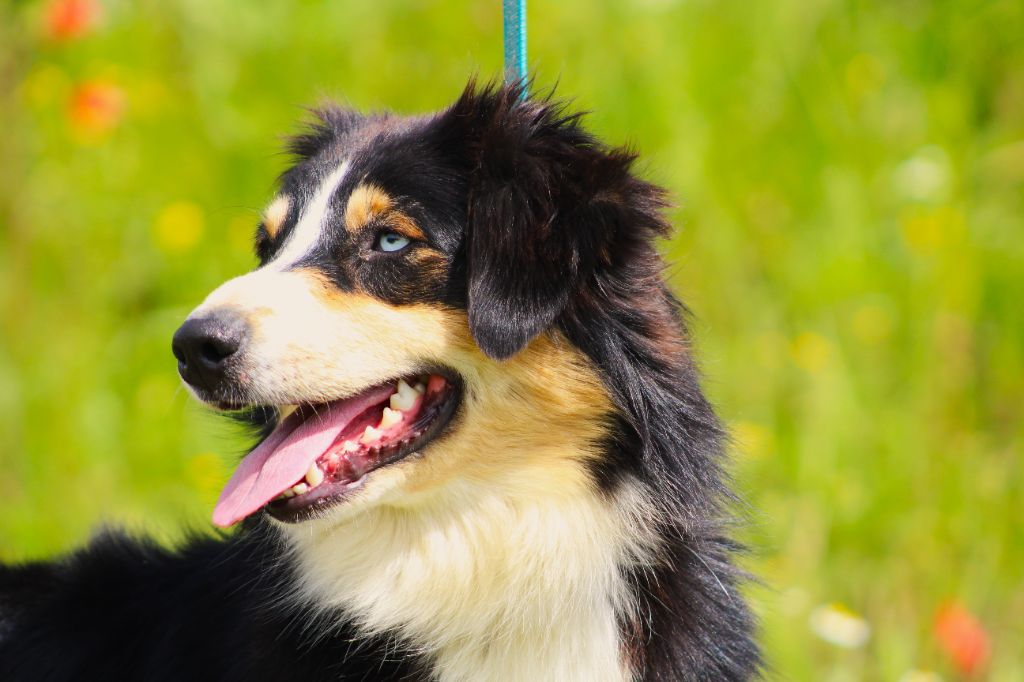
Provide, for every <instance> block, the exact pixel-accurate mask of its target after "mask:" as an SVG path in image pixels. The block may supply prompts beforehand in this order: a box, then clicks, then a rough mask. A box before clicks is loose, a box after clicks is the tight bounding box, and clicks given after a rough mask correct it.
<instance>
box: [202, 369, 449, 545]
mask: <svg viewBox="0 0 1024 682" xmlns="http://www.w3.org/2000/svg"><path fill="white" fill-rule="evenodd" d="M458 395H459V390H458V382H457V381H455V380H453V379H450V378H448V377H446V376H442V375H440V374H425V375H417V376H409V377H403V378H402V379H399V380H397V381H391V382H388V383H387V384H383V385H380V386H376V387H374V388H371V389H368V390H366V391H363V392H362V393H360V394H358V395H355V396H352V397H350V398H345V399H343V400H336V401H333V402H330V403H326V404H320V405H301V406H299V407H298V408H296V409H295V410H294V411H293V412H292V413H291V414H289V415H288V416H287V417H286V418H285V419H283V420H282V421H281V423H280V424H278V426H277V428H276V429H274V431H273V432H272V433H271V434H270V435H269V436H267V438H266V439H265V440H264V441H263V442H262V443H260V445H259V446H257V447H256V449H255V450H253V451H252V452H250V453H249V454H248V455H247V456H246V457H245V459H243V460H242V462H241V463H240V464H239V465H238V469H236V470H235V473H234V475H233V476H232V477H231V480H230V481H228V484H227V486H225V488H224V492H222V493H221V496H220V500H218V502H217V506H216V507H215V508H214V511H213V522H214V523H215V524H217V525H218V526H223V527H227V526H230V525H232V524H234V523H237V522H239V521H241V520H242V519H244V518H245V517H247V516H249V515H250V514H252V513H253V512H256V511H258V510H260V509H262V508H264V507H266V508H267V511H268V512H269V513H270V514H272V515H273V516H274V517H275V518H277V519H280V520H282V521H302V520H304V519H306V518H309V517H310V516H311V515H313V514H314V513H315V512H316V511H317V510H319V509H322V508H324V507H326V506H329V505H331V504H333V503H336V502H339V501H340V500H341V499H343V498H344V497H345V495H346V494H347V493H348V492H350V491H351V490H353V489H355V488H356V487H358V486H359V485H360V484H361V483H362V481H363V479H364V478H365V476H366V475H367V474H369V473H370V472H371V471H374V470H375V469H379V468H381V467H383V466H387V465H388V464H392V463H394V462H397V461H399V460H401V459H404V458H405V457H407V456H409V455H411V454H413V453H415V452H417V451H418V450H419V449H420V448H422V447H423V446H424V445H426V444H427V443H428V442H429V441H430V440H432V439H433V438H435V437H436V436H437V435H438V434H440V433H441V431H442V430H443V429H444V427H445V426H446V425H447V424H448V422H449V421H450V420H451V418H452V416H453V415H454V413H455V408H456V407H457V404H458Z"/></svg>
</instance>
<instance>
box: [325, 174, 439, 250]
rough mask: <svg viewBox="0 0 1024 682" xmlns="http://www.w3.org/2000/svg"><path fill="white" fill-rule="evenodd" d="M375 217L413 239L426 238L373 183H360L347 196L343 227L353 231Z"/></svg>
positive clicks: (414, 223)
mask: <svg viewBox="0 0 1024 682" xmlns="http://www.w3.org/2000/svg"><path fill="white" fill-rule="evenodd" d="M375 218H384V222H385V224H386V225H388V226H389V227H391V228H393V229H395V230H396V231H398V232H401V233H402V234H404V235H406V236H408V237H411V238H413V239H420V240H424V239H426V235H424V234H423V230H421V229H420V228H419V226H418V225H417V224H416V221H414V220H413V219H412V218H410V217H409V216H407V215H406V214H405V213H402V212H401V211H398V210H395V201H394V200H393V199H392V198H391V196H390V195H389V194H388V193H387V192H385V191H384V190H383V189H381V188H380V187H378V186H377V185H373V184H367V183H364V184H361V185H359V186H358V187H356V188H355V189H354V190H353V191H352V194H350V195H349V197H348V204H346V206H345V229H347V230H348V231H349V232H355V231H357V230H359V229H360V228H362V227H363V226H364V225H366V224H367V223H368V222H370V221H371V220H373V219H375Z"/></svg>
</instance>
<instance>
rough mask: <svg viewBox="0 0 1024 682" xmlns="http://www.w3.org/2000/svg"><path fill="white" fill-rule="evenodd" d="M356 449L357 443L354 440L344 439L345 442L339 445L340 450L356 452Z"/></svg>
mask: <svg viewBox="0 0 1024 682" xmlns="http://www.w3.org/2000/svg"><path fill="white" fill-rule="evenodd" d="M358 450H359V443H356V442H355V441H351V440H347V441H345V444H344V445H342V446H341V451H342V452H345V453H350V452H358Z"/></svg>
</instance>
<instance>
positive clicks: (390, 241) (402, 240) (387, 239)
mask: <svg viewBox="0 0 1024 682" xmlns="http://www.w3.org/2000/svg"><path fill="white" fill-rule="evenodd" d="M408 245H409V238H408V237H403V236H402V235H400V234H398V233H397V232H385V233H384V234H382V235H381V236H379V237H377V248H378V249H380V250H381V251H388V252H391V251H401V250H402V249H404V248H405V247H407V246H408Z"/></svg>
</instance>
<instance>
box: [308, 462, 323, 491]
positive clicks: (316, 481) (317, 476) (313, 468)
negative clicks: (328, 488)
mask: <svg viewBox="0 0 1024 682" xmlns="http://www.w3.org/2000/svg"><path fill="white" fill-rule="evenodd" d="M323 482H324V472H322V471H320V467H318V466H317V465H316V462H313V463H312V464H310V465H309V471H307V472H306V483H308V484H309V487H310V488H315V487H317V486H318V485H320V484H321V483H323Z"/></svg>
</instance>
